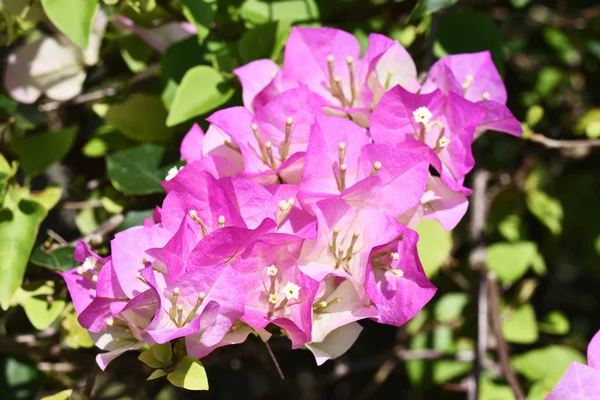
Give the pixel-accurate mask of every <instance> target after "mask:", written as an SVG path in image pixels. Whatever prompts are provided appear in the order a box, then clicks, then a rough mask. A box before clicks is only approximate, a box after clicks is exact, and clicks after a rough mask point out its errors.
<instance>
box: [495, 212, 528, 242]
mask: <svg viewBox="0 0 600 400" xmlns="http://www.w3.org/2000/svg"><path fill="white" fill-rule="evenodd" d="M522 229H523V221H522V220H521V217H520V216H518V215H516V214H509V215H507V216H506V217H505V218H503V219H502V221H500V223H499V224H498V231H499V232H500V234H501V235H502V236H503V237H504V239H506V240H508V241H511V242H514V241H517V240H519V239H521V238H522V236H523V235H522V232H521V231H522Z"/></svg>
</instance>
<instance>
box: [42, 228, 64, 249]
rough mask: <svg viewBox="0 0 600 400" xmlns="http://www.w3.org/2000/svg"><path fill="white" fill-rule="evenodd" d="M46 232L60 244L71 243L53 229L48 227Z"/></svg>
mask: <svg viewBox="0 0 600 400" xmlns="http://www.w3.org/2000/svg"><path fill="white" fill-rule="evenodd" d="M46 233H47V234H48V236H50V237H51V238H52V239H54V240H55V241H56V242H58V244H60V245H61V246H67V245H68V244H69V243H68V242H67V241H66V240H65V239H63V237H62V236H60V235H59V234H58V233H56V232H54V231H53V230H52V229H46Z"/></svg>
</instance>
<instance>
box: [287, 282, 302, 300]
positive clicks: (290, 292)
mask: <svg viewBox="0 0 600 400" xmlns="http://www.w3.org/2000/svg"><path fill="white" fill-rule="evenodd" d="M283 293H284V294H285V297H286V298H287V299H288V300H291V299H295V300H298V296H299V295H300V286H298V285H296V284H295V283H293V282H288V283H286V284H285V286H284V287H283Z"/></svg>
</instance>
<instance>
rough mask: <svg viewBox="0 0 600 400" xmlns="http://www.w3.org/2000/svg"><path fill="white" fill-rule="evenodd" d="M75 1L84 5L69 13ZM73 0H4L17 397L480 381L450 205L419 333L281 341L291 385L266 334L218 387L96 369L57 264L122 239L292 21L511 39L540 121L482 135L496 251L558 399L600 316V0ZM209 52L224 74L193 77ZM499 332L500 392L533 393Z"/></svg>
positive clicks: (491, 393)
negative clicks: (181, 385)
mask: <svg viewBox="0 0 600 400" xmlns="http://www.w3.org/2000/svg"><path fill="white" fill-rule="evenodd" d="M78 1H81V2H82V3H81V4H83V3H89V4H90V7H91V9H93V10H95V7H96V4H97V3H98V1H97V0H85V1H84V0H78ZM52 3H54V4H52ZM71 3H72V4H71ZM56 4H58V5H59V6H62V7H68V8H67V9H69V8H70V7H73V9H72V10H71V11H69V12H67V13H66V14H65V13H63V14H61V12H62V11H64V10H62V11H61V9H60V8H56V7H59V6H56ZM65 4H66V5H65ZM73 4H74V3H73V2H70V1H66V3H65V0H56V1H54V2H53V1H52V0H43V1H41V2H40V1H39V0H0V8H1V11H2V12H1V14H0V44H1V45H2V47H0V53H1V59H2V60H3V62H2V65H1V66H0V68H2V76H3V82H4V84H3V86H2V89H1V91H0V151H1V153H2V156H3V157H4V158H5V159H1V158H0V199H4V200H3V203H2V207H0V303H1V304H2V309H3V310H2V311H0V398H2V399H3V400H13V399H18V400H26V399H37V398H41V397H44V396H49V395H52V394H54V393H57V392H60V391H62V390H65V389H73V397H74V398H83V397H86V396H89V395H90V394H91V398H93V399H99V400H100V399H104V400H108V399H160V400H170V399H187V398H189V399H192V398H194V399H204V398H206V399H209V398H215V399H238V398H249V399H271V398H272V399H280V398H282V396H284V397H285V398H293V399H296V398H297V399H379V398H381V399H388V398H389V399H392V398H393V399H463V398H466V393H467V388H468V382H469V376H470V374H471V371H472V368H473V358H474V352H475V348H476V342H477V306H478V301H479V302H481V301H482V300H481V299H479V300H478V297H477V293H478V287H479V286H480V282H479V272H477V271H474V270H473V268H471V266H470V264H469V256H470V254H471V253H472V251H473V248H474V245H475V243H474V242H473V240H471V239H470V237H471V236H470V234H469V222H470V221H469V219H470V218H469V217H470V215H469V214H468V215H467V217H466V218H465V220H464V221H463V222H462V223H461V225H459V227H458V228H457V229H456V230H455V231H453V232H451V233H447V232H444V231H443V230H442V229H441V228H440V227H439V226H438V225H436V223H433V222H430V221H425V222H424V223H423V224H422V225H421V226H420V227H419V229H418V230H419V232H420V233H421V235H422V240H421V242H420V243H419V253H420V256H421V258H422V261H423V264H424V267H425V268H426V271H427V273H428V276H429V277H430V279H431V280H432V281H433V282H434V283H435V285H436V286H437V287H438V288H439V290H438V294H437V295H436V297H435V298H434V300H433V301H432V302H431V303H430V304H429V305H428V306H427V307H426V308H425V309H424V310H423V311H422V312H421V313H420V314H419V315H418V316H417V317H415V319H413V320H412V321H411V322H410V323H409V324H407V325H406V326H404V327H401V328H399V329H397V328H394V327H387V326H381V325H378V324H375V323H371V322H368V321H367V322H364V321H363V322H362V324H363V325H364V327H365V329H364V331H363V332H362V334H361V336H360V338H359V339H358V341H357V342H356V344H355V345H354V346H353V347H352V349H351V350H350V351H349V352H348V353H347V354H345V355H344V356H342V357H340V358H339V359H337V360H333V361H329V362H327V363H326V364H325V365H323V366H322V367H317V366H316V365H315V363H314V359H313V356H312V355H311V354H310V353H309V352H305V351H294V352H292V351H291V350H290V348H289V343H288V342H287V341H284V340H282V341H281V342H277V341H275V342H274V343H273V344H272V348H273V351H274V353H275V355H276V357H277V359H278V361H279V363H280V365H281V368H282V370H283V373H284V374H285V380H281V379H280V378H279V376H278V373H277V370H276V368H275V366H274V365H273V362H272V360H271V359H270V357H269V354H268V353H267V351H266V349H265V347H264V345H263V344H262V343H261V342H260V341H259V340H257V339H256V338H249V339H248V341H247V342H246V343H244V344H242V345H239V346H228V347H227V348H223V349H220V350H218V351H216V352H215V353H213V354H212V355H210V356H209V357H207V358H206V359H205V360H203V362H204V364H205V366H206V369H207V373H208V376H209V380H210V385H211V390H210V392H208V393H198V392H186V391H184V390H180V389H177V388H174V387H172V386H170V385H169V384H168V383H167V382H166V381H165V380H164V379H163V380H160V379H159V380H155V381H150V382H148V381H146V378H147V377H148V375H149V374H150V372H151V371H150V369H148V368H147V367H146V366H145V365H143V364H142V363H140V362H139V361H138V360H137V354H134V353H131V354H129V353H128V354H125V355H124V356H122V357H120V358H119V359H117V360H116V361H115V362H114V363H112V364H111V365H110V366H109V368H108V369H107V370H106V371H105V372H99V371H98V369H97V367H96V366H95V362H94V357H95V354H96V349H95V348H94V347H93V343H92V342H91V340H90V338H89V336H88V335H87V332H86V331H85V330H83V329H82V328H81V327H80V326H79V325H78V323H77V320H76V315H75V313H74V311H73V308H72V305H70V301H69V299H68V294H67V291H66V288H65V285H64V283H63V282H62V280H61V278H60V277H59V276H58V275H57V274H56V273H55V271H60V270H67V269H70V268H73V267H74V266H75V262H74V261H73V260H72V256H73V243H74V242H73V241H74V240H76V239H78V238H85V239H87V240H90V241H91V242H92V243H93V244H94V245H95V246H96V248H97V249H98V252H99V253H101V254H107V251H108V246H107V244H108V240H110V236H111V235H112V234H114V232H116V231H119V230H123V229H126V228H127V227H130V226H133V225H136V224H140V223H141V222H142V221H143V219H144V218H146V217H150V216H151V214H152V210H153V208H154V207H155V206H156V205H159V204H160V203H161V201H162V197H163V194H162V189H161V187H160V181H161V180H162V179H163V178H164V176H165V175H166V171H168V169H169V168H170V167H172V166H173V165H175V164H177V163H178V159H179V143H180V141H181V138H182V137H183V135H184V134H185V132H187V130H188V129H189V127H190V126H191V124H192V123H193V122H194V121H196V122H199V123H200V125H201V126H203V127H204V128H206V126H207V125H206V123H205V122H204V121H203V119H204V118H205V117H206V116H207V115H209V114H210V113H211V112H213V111H214V110H215V109H217V108H218V107H226V106H233V105H240V104H242V100H241V88H240V86H239V83H238V82H237V81H236V79H235V76H234V75H233V74H232V73H231V71H232V69H234V68H236V67H237V66H239V65H242V64H244V63H247V62H249V61H252V60H255V59H259V58H272V59H274V60H276V61H281V59H282V49H283V45H284V44H285V40H286V38H287V35H288V34H289V31H290V29H291V26H292V25H301V26H331V27H336V28H340V29H344V30H346V31H348V32H351V33H353V34H354V35H356V37H357V38H358V40H359V41H360V42H361V44H362V45H366V42H367V37H368V35H369V33H371V32H378V33H383V34H385V35H388V36H390V37H391V38H393V39H395V40H397V41H399V42H400V43H401V44H402V45H403V46H405V47H406V48H407V49H408V50H409V52H410V53H411V55H412V56H413V58H414V60H415V63H416V64H417V67H418V69H419V71H423V72H425V71H427V69H428V68H429V67H430V66H431V64H432V63H433V62H435V60H437V59H438V58H440V57H442V56H444V55H447V54H453V53H463V52H474V51H481V50H489V51H491V53H492V55H493V58H494V61H495V63H496V66H497V68H498V70H499V71H500V73H501V74H502V75H503V77H504V80H505V83H506V86H507V90H508V105H509V108H510V109H511V110H512V111H513V113H514V114H515V116H516V117H517V118H518V119H519V120H521V121H522V122H523V127H524V138H523V139H518V138H514V137H510V136H508V135H503V134H500V133H496V132H488V133H486V134H485V135H484V136H483V137H481V138H480V139H478V140H477V142H476V143H475V149H474V151H475V156H476V169H477V170H478V171H486V172H479V174H480V176H483V175H482V174H485V177H487V185H486V187H485V188H484V190H485V192H484V194H485V196H484V202H486V203H487V204H488V206H489V213H488V214H487V217H486V220H485V229H484V240H485V247H486V264H487V268H488V269H489V270H490V271H493V272H494V274H495V276H496V277H497V282H498V284H497V286H494V285H492V286H494V287H493V288H492V290H494V288H497V289H498V294H499V298H497V299H496V304H497V305H498V310H496V311H497V312H496V313H495V314H494V310H493V307H492V309H491V313H492V315H493V316H494V317H496V318H497V320H498V321H499V323H500V325H501V330H502V333H503V336H504V337H505V338H506V341H507V342H508V347H509V351H510V365H511V366H512V369H513V370H514V371H515V373H516V375H517V379H518V382H519V385H520V387H521V388H522V390H523V391H524V393H525V394H526V397H527V399H543V398H544V396H545V395H546V394H547V393H548V391H549V390H551V389H552V388H553V387H554V385H555V384H556V382H557V381H558V379H560V377H561V376H562V374H563V373H564V371H565V369H566V367H567V366H568V364H569V363H570V362H571V361H574V360H578V361H581V362H585V351H586V347H587V343H588V342H589V340H590V338H591V337H592V336H593V334H595V333H596V331H597V330H598V329H599V328H600V304H599V300H600V295H599V292H598V287H599V285H600V163H599V162H600V150H598V148H597V146H600V143H598V141H599V140H600V139H599V138H600V4H598V2H597V1H594V0H569V1H567V0H548V1H533V0H532V1H529V0H464V1H458V0H421V1H419V2H415V1H409V0H406V1H402V0H281V1H276V0H272V1H268V0H219V1H211V0H103V1H100V2H99V4H100V7H101V8H102V10H103V11H104V13H105V14H106V20H107V21H108V22H106V21H104V23H102V21H98V20H96V21H94V22H93V26H92V34H91V35H89V32H90V26H91V25H92V17H93V15H94V14H93V13H92V14H91V15H90V13H89V12H87V13H86V10H89V7H88V8H86V7H83V8H82V10H83V11H82V12H81V13H80V12H79V8H80V7H79V6H74V5H73ZM78 4H79V3H78ZM53 7H54V8H53ZM61 15H62V17H61ZM64 16H68V18H65V17H64ZM115 16H119V17H116V18H115ZM123 17H125V19H123ZM119 18H121V19H119ZM115 19H119V21H117V22H115ZM50 20H52V22H53V23H54V25H53V24H52V23H51V22H50ZM175 22H177V23H179V24H173V23H175ZM183 22H186V23H187V24H185V25H182V24H181V23H183ZM165 26H170V27H172V28H173V27H179V28H177V29H175V28H174V29H172V30H167V29H165V28H164V27H165ZM86 27H87V28H86ZM132 27H133V28H132ZM161 28H162V31H161ZM86 29H87V30H86ZM60 32H64V33H66V34H67V36H68V37H69V38H70V39H71V42H68V41H66V40H65V39H64V37H63V36H61V35H62V33H60ZM42 42H43V43H44V45H43V46H41V45H36V43H38V44H39V43H42ZM81 48H87V50H86V51H85V52H83V51H81ZM27 65H36V68H35V71H34V72H35V74H32V73H30V72H31V71H30V70H29V69H28V68H27V67H26V66H27ZM199 65H204V66H207V67H206V69H204V70H203V71H205V73H204V74H203V75H200V76H198V77H197V78H196V79H194V80H193V82H189V81H188V82H185V81H184V75H185V74H186V72H188V71H189V70H191V69H192V68H194V67H197V66H199ZM11 66H12V67H11ZM206 71H210V72H209V73H206ZM33 75H35V76H33ZM15 82H20V83H21V84H23V82H25V83H26V84H27V85H28V86H27V85H26V86H27V87H28V88H29V89H28V90H26V91H23V90H20V91H19V90H17V89H16V88H15V86H16V83H15ZM61 85H62V86H61ZM57 88H59V89H60V88H61V89H62V90H58V89H57ZM65 88H66V89H65ZM65 90H66V92H68V95H67V96H65V95H64V93H65ZM184 90H185V91H187V93H195V94H196V95H195V96H188V98H192V99H193V100H192V102H191V104H176V103H177V101H179V100H178V99H177V93H179V92H182V91H184ZM180 100H181V99H180ZM175 109H176V110H177V112H176V113H175V112H174V110H175ZM169 111H171V113H170V114H169ZM167 115H168V116H169V119H171V118H172V120H171V121H170V122H171V123H170V124H169V125H172V126H171V127H167V126H166V125H165V121H166V120H167ZM15 162H18V166H17V164H16V163H15ZM131 171H138V172H131ZM139 171H143V173H142V174H140V173H139ZM15 182H17V183H18V186H17V185H15ZM15 198H18V199H26V200H27V201H28V202H30V203H31V202H33V203H35V204H38V205H41V206H36V207H37V208H35V209H34V210H33V211H31V210H29V211H28V210H21V211H22V212H23V215H22V219H20V220H18V221H16V222H15V221H14V220H13V221H9V220H7V218H5V215H4V214H3V211H4V209H10V208H11V207H13V205H12V204H13V203H11V201H12V200H11V199H13V200H14V199H15ZM27 204H29V203H27ZM493 303H494V298H493V297H491V298H490V304H492V305H493ZM492 325H493V324H492ZM493 331H494V330H493V328H492V327H490V329H489V335H488V336H487V337H486V339H485V344H486V347H487V352H486V356H485V358H484V359H483V360H481V361H480V362H479V363H480V365H482V369H483V371H482V373H481V380H480V387H479V398H480V399H483V400H504V399H513V398H514V395H513V391H512V390H511V388H510V387H509V386H508V385H507V383H506V380H505V378H504V374H503V370H502V368H501V364H502V363H501V362H500V359H499V357H498V354H497V350H498V346H499V343H498V340H497V338H496V336H495V335H494V334H493V333H494V332H493ZM500 345H501V343H500Z"/></svg>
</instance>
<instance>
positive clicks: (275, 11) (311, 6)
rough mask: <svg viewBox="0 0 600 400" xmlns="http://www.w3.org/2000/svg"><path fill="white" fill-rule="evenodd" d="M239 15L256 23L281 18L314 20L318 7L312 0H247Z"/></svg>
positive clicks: (317, 14)
mask: <svg viewBox="0 0 600 400" xmlns="http://www.w3.org/2000/svg"><path fill="white" fill-rule="evenodd" d="M240 15H241V17H242V18H243V19H245V20H246V21H248V22H251V23H253V24H256V25H258V24H264V23H266V22H271V21H281V20H287V21H290V22H298V21H314V20H318V18H319V8H318V6H317V3H316V2H315V1H314V0H281V1H265V0H247V1H245V2H244V4H243V5H242V8H241V9H240Z"/></svg>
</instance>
